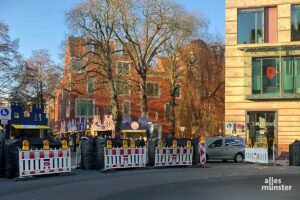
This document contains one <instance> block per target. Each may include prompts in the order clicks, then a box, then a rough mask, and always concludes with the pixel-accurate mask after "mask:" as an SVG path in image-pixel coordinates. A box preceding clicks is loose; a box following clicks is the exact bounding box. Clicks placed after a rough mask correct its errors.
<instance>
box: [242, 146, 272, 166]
mask: <svg viewBox="0 0 300 200" xmlns="http://www.w3.org/2000/svg"><path fill="white" fill-rule="evenodd" d="M245 161H246V162H253V163H265V164H267V163H268V162H269V160H268V149H267V148H245Z"/></svg>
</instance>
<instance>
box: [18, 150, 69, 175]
mask: <svg viewBox="0 0 300 200" xmlns="http://www.w3.org/2000/svg"><path fill="white" fill-rule="evenodd" d="M65 172H71V154H70V149H67V150H60V149H59V150H52V149H51V150H29V151H22V150H20V151H19V177H20V178H22V177H26V176H35V175H45V174H55V173H65Z"/></svg>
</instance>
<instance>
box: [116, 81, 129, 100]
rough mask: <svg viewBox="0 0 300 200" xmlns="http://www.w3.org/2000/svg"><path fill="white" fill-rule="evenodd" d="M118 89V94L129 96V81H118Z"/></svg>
mask: <svg viewBox="0 0 300 200" xmlns="http://www.w3.org/2000/svg"><path fill="white" fill-rule="evenodd" d="M118 89H119V95H121V96H129V95H130V82H129V81H119V82H118Z"/></svg>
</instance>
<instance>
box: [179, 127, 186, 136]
mask: <svg viewBox="0 0 300 200" xmlns="http://www.w3.org/2000/svg"><path fill="white" fill-rule="evenodd" d="M184 130H185V127H184V126H181V127H180V132H181V137H182V138H183V133H184Z"/></svg>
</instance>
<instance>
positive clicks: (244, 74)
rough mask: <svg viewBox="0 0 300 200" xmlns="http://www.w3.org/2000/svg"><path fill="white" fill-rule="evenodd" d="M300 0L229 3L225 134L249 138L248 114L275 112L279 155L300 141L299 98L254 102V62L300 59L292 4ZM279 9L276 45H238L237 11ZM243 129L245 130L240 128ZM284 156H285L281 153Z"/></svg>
mask: <svg viewBox="0 0 300 200" xmlns="http://www.w3.org/2000/svg"><path fill="white" fill-rule="evenodd" d="M292 4H300V0H247V1H246V0H226V55H225V57H226V60H225V66H226V68H225V123H226V125H225V126H226V127H227V124H234V125H235V127H236V125H239V128H235V129H234V130H233V129H229V128H226V127H225V130H226V134H227V135H229V134H237V135H240V136H243V137H247V136H248V135H247V134H249V133H248V131H249V130H247V123H249V119H247V112H248V111H266V112H267V111H272V112H275V113H276V114H275V132H276V138H277V139H278V148H279V152H280V153H285V152H288V145H289V144H290V143H292V142H294V140H296V139H298V140H299V139H300V98H297V97H293V98H277V99H276V98H274V99H260V100H257V99H255V100H253V99H249V98H247V96H249V95H252V60H253V58H256V57H257V58H260V57H284V56H300V41H297V42H292V41H291V5H292ZM256 7H277V20H278V21H277V31H278V32H277V42H276V43H260V44H238V28H237V27H238V9H241V8H256ZM241 126H243V127H245V128H240V127H241ZM281 155H282V154H281Z"/></svg>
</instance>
